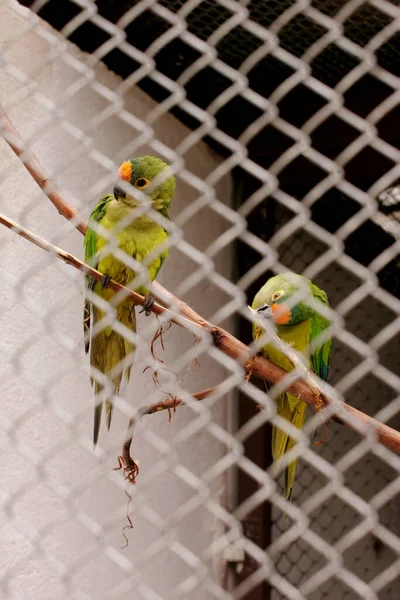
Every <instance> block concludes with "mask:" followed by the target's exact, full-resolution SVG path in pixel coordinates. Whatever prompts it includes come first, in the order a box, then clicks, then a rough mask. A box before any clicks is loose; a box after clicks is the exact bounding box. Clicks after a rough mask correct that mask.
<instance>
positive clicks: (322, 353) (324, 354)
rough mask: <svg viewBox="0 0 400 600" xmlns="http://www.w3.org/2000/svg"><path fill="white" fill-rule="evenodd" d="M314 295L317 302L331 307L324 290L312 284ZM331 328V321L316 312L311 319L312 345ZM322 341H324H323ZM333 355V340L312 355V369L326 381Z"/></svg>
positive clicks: (322, 345)
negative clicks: (325, 330)
mask: <svg viewBox="0 0 400 600" xmlns="http://www.w3.org/2000/svg"><path fill="white" fill-rule="evenodd" d="M311 287H312V293H313V296H314V297H315V298H317V300H319V301H320V302H322V303H323V304H325V305H326V306H329V302H328V297H327V295H326V294H325V292H324V291H323V290H320V289H319V288H318V287H317V286H316V285H314V284H312V286H311ZM329 326H330V321H328V319H326V318H325V317H323V316H322V315H320V314H319V313H317V312H315V313H314V316H313V318H312V319H311V335H310V343H311V344H312V343H313V340H317V342H318V337H319V336H320V335H321V334H322V332H323V331H324V329H327V328H328V327H329ZM321 341H322V340H321ZM331 354H332V339H331V338H329V339H327V340H326V341H325V342H324V343H323V344H321V346H319V347H317V348H316V349H314V350H313V351H312V353H311V357H310V358H311V367H312V370H313V372H314V373H315V374H316V375H318V377H320V378H321V379H323V380H324V381H327V379H328V373H329V364H330V361H331Z"/></svg>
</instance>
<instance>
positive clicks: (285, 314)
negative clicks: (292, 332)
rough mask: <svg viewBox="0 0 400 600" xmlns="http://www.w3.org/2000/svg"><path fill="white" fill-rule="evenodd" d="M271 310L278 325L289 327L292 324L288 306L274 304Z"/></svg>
mask: <svg viewBox="0 0 400 600" xmlns="http://www.w3.org/2000/svg"><path fill="white" fill-rule="evenodd" d="M271 310H272V313H273V319H274V321H275V323H278V325H287V324H288V323H290V319H291V318H292V313H291V311H290V308H289V307H288V305H287V304H284V303H282V304H273V305H272V306H271Z"/></svg>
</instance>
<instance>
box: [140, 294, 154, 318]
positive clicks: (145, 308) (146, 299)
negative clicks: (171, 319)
mask: <svg viewBox="0 0 400 600" xmlns="http://www.w3.org/2000/svg"><path fill="white" fill-rule="evenodd" d="M154 302H155V300H154V298H152V297H151V296H145V297H144V304H143V308H142V310H140V311H139V314H141V313H143V312H144V313H145V315H146V317H148V316H149V315H151V310H150V309H151V307H152V306H153V304H154Z"/></svg>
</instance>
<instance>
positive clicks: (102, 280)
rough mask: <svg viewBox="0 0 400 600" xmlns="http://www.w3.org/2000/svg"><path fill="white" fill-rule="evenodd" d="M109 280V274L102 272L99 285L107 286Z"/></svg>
mask: <svg viewBox="0 0 400 600" xmlns="http://www.w3.org/2000/svg"><path fill="white" fill-rule="evenodd" d="M110 281H111V277H110V276H109V275H107V273H104V275H103V277H102V278H101V287H102V289H103V288H105V287H107V286H108V284H109V283H110Z"/></svg>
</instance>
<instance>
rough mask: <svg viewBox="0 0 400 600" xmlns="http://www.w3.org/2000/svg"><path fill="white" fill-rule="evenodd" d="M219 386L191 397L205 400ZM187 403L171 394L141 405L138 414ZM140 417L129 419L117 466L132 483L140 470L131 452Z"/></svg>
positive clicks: (141, 414)
mask: <svg viewBox="0 0 400 600" xmlns="http://www.w3.org/2000/svg"><path fill="white" fill-rule="evenodd" d="M218 388H219V386H214V387H212V388H208V389H207V390H203V391H201V392H196V393H195V394H191V397H192V398H193V399H194V400H197V401H200V400H204V399H205V398H207V397H208V396H210V395H211V394H212V393H213V392H215V391H216V390H217V389H218ZM185 404H187V402H185V401H184V400H182V399H180V398H177V397H175V396H171V398H169V399H168V400H161V401H160V402H156V403H155V404H150V405H149V406H141V407H140V408H139V409H138V410H137V411H136V415H138V417H139V420H140V419H141V418H142V417H144V416H145V415H153V414H154V413H157V412H161V411H163V410H167V411H170V410H176V409H177V408H178V406H183V405H185ZM138 417H137V416H133V417H131V418H130V419H129V425H128V429H127V432H126V436H125V440H124V444H123V446H122V455H121V456H119V457H118V463H119V466H118V467H117V468H116V470H119V469H121V468H123V469H124V475H125V478H126V479H127V480H129V481H130V483H135V478H136V475H137V474H138V472H139V469H138V467H137V463H136V462H135V461H134V459H133V458H132V457H131V454H130V449H131V444H132V439H133V436H134V433H135V430H136V426H137V424H138ZM135 469H137V472H135V477H134V478H133V480H130V478H129V473H131V472H132V471H135Z"/></svg>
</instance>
